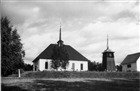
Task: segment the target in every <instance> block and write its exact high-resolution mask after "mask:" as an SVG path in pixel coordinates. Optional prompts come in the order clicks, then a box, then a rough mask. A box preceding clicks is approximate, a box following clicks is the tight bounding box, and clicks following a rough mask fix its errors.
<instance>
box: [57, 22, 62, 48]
mask: <svg viewBox="0 0 140 91" xmlns="http://www.w3.org/2000/svg"><path fill="white" fill-rule="evenodd" d="M57 43H58V46H62V45H63V41H62V40H61V23H60V30H59V40H58V42H57Z"/></svg>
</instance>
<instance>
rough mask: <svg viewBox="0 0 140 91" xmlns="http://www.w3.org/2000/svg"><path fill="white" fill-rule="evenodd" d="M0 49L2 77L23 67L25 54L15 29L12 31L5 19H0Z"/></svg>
mask: <svg viewBox="0 0 140 91" xmlns="http://www.w3.org/2000/svg"><path fill="white" fill-rule="evenodd" d="M1 47H2V48H1V54H2V55H1V58H2V59H1V71H2V72H1V73H2V76H7V75H9V74H12V73H13V72H14V71H16V70H17V69H18V68H21V67H23V65H24V62H23V57H24V56H25V52H24V50H23V45H22V43H21V39H20V36H19V34H18V33H17V30H16V29H14V30H13V29H12V26H10V21H9V20H8V19H7V18H6V17H5V18H3V17H2V18H1Z"/></svg>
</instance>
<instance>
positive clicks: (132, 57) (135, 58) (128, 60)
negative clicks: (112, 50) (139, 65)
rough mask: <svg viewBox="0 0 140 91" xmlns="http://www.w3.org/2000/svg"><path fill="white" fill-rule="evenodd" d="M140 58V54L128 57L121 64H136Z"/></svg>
mask: <svg viewBox="0 0 140 91" xmlns="http://www.w3.org/2000/svg"><path fill="white" fill-rule="evenodd" d="M139 57H140V52H139V53H134V54H130V55H127V56H126V58H125V59H124V60H123V62H122V63H121V65H124V64H130V63H136V61H137V60H138V58H139Z"/></svg>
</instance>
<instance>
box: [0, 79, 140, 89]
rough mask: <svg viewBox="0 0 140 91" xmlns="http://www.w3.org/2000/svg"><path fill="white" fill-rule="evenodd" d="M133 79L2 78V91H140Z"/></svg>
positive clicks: (136, 81) (135, 80)
mask: <svg viewBox="0 0 140 91" xmlns="http://www.w3.org/2000/svg"><path fill="white" fill-rule="evenodd" d="M139 82H140V79H131V78H25V77H22V78H16V77H7V78H2V82H1V83H2V91H140V89H139V88H140V86H139Z"/></svg>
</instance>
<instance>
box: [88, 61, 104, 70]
mask: <svg viewBox="0 0 140 91" xmlns="http://www.w3.org/2000/svg"><path fill="white" fill-rule="evenodd" d="M88 69H89V71H102V64H101V63H99V62H95V61H94V62H91V61H89V62H88Z"/></svg>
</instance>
